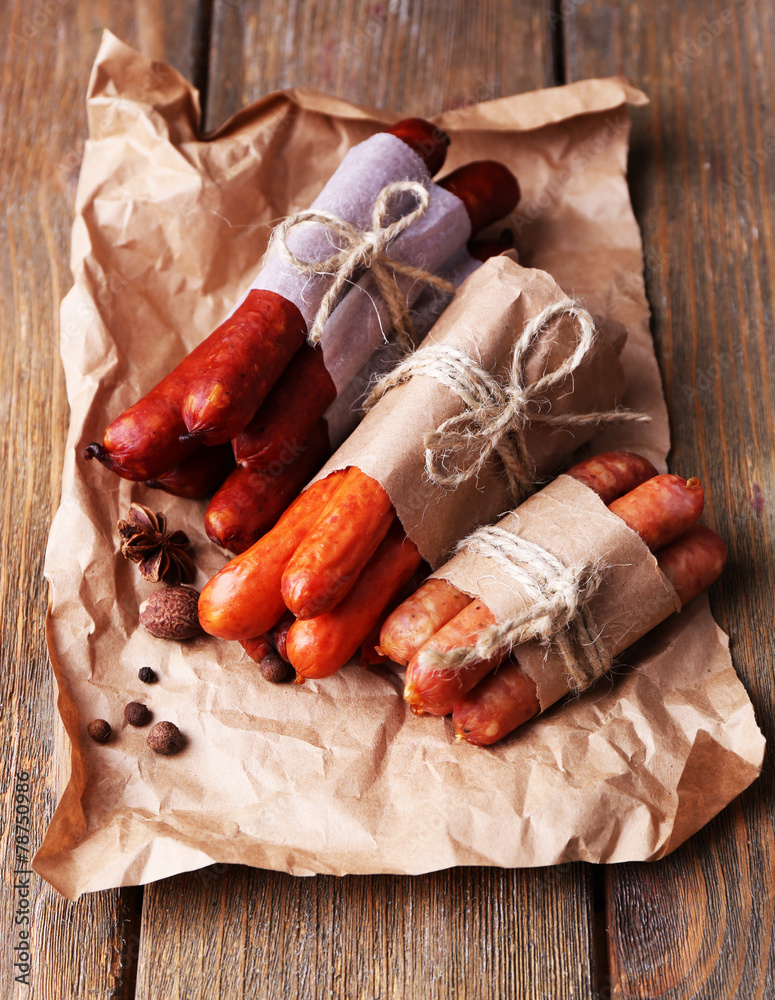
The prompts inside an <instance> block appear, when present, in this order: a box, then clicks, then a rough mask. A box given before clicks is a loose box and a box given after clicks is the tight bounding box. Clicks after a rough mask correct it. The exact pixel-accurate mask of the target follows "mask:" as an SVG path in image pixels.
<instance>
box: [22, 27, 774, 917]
mask: <svg viewBox="0 0 775 1000" xmlns="http://www.w3.org/2000/svg"><path fill="white" fill-rule="evenodd" d="M88 98H89V103H88V108H89V129H90V141H89V142H88V144H87V147H86V151H85V154H84V160H83V167H82V171H81V177H80V182H79V188H78V197H77V203H76V217H75V222H74V226H73V239H72V255H71V264H72V270H73V274H74V279H75V283H74V286H73V288H72V289H71V291H70V292H69V293H68V295H67V297H66V299H65V301H64V303H63V305H62V317H61V353H62V359H63V364H64V368H65V375H66V379H67V391H68V397H69V401H70V405H71V410H72V418H71V426H70V433H69V438H68V447H67V458H66V462H65V467H64V478H63V491H62V502H61V506H60V509H59V511H58V513H57V515H56V517H55V520H54V524H53V527H52V531H51V537H50V542H49V548H48V554H47V563H46V574H47V577H48V579H49V581H50V583H51V607H50V614H49V619H48V636H49V648H50V653H51V660H52V664H53V667H54V673H55V677H56V681H57V686H58V696H59V697H58V705H59V711H60V714H61V717H62V719H63V721H64V724H65V727H66V730H67V732H68V735H69V738H70V740H71V743H72V777H71V779H70V782H69V784H68V785H67V788H66V789H65V791H64V793H63V795H62V797H61V800H60V802H59V805H58V807H57V810H56V813H55V815H54V818H53V820H52V823H51V825H50V827H49V830H48V831H47V833H46V836H45V838H44V840H43V843H42V845H41V847H40V850H39V851H38V854H37V856H36V859H35V862H34V864H35V868H36V870H37V871H38V872H39V873H40V874H41V875H42V876H44V877H45V878H46V879H48V880H49V881H50V882H51V883H52V884H53V885H54V886H55V887H56V888H57V889H58V890H59V891H60V892H61V893H63V894H64V895H66V896H68V897H71V898H75V897H77V896H78V895H79V894H80V893H83V892H86V891H92V890H97V889H104V888H107V887H111V886H118V885H130V884H138V883H145V882H149V881H152V880H154V879H160V878H164V877H166V876H170V875H173V874H175V873H178V872H182V871H187V870H192V869H196V868H199V867H201V866H204V865H207V864H210V863H212V862H238V863H242V864H249V865H254V866H259V867H265V868H271V869H277V870H282V871H288V872H292V873H294V874H297V875H307V874H312V873H315V872H328V873H336V874H344V873H369V872H404V873H419V872H425V871H431V870H435V869H439V868H444V867H448V866H452V865H503V866H533V865H551V864H558V863H562V862H567V861H571V860H576V859H587V860H590V861H597V862H614V861H624V860H630V859H653V858H658V857H660V856H662V855H664V854H665V853H667V852H668V851H671V850H672V849H673V848H675V847H676V846H678V844H680V843H681V841H683V840H685V839H686V838H687V837H688V836H690V835H691V834H692V833H693V832H694V831H695V830H696V829H698V828H699V827H700V826H701V825H702V824H703V823H705V822H707V821H708V820H709V819H710V818H711V817H712V816H713V815H714V814H715V813H716V812H718V810H720V809H721V808H723V807H724V805H726V803H727V802H729V801H730V800H731V799H732V798H734V796H736V795H737V794H738V793H739V792H740V791H742V789H743V788H745V787H746V786H747V785H748V784H749V783H750V782H751V781H753V779H754V778H755V777H756V775H757V774H758V773H759V770H760V766H761V760H762V754H763V739H762V736H761V734H760V733H759V730H758V728H757V726H756V723H755V720H754V716H753V711H752V707H751V704H750V702H749V700H748V698H747V696H746V693H745V691H744V689H743V687H742V685H741V684H740V682H739V681H738V679H737V677H736V675H735V672H734V669H733V667H732V664H731V661H730V658H729V654H728V651H727V641H726V637H725V636H724V635H723V633H722V632H721V631H720V630H719V629H718V628H717V627H716V626H715V624H714V623H713V621H712V619H711V617H710V614H709V611H708V605H707V601H706V600H705V599H701V600H698V601H695V602H693V604H692V605H691V606H689V607H688V608H687V609H685V610H684V612H682V614H681V615H677V616H674V617H673V618H671V619H669V620H668V621H667V622H666V623H665V624H664V625H663V626H660V627H659V628H658V629H656V630H655V631H654V632H652V633H650V634H649V635H648V636H647V637H646V638H645V639H644V640H642V641H641V643H640V644H639V645H638V648H637V652H635V651H633V650H630V651H628V653H627V656H628V657H630V659H629V660H628V662H629V663H632V664H633V665H635V664H637V669H632V670H625V671H624V673H623V674H622V676H620V677H619V678H618V679H617V681H616V684H615V685H613V686H611V685H609V684H604V685H599V686H598V687H596V688H594V689H592V690H591V691H589V692H588V693H587V694H586V695H585V696H583V697H581V698H579V699H577V700H575V701H574V702H573V703H572V704H570V705H568V706H558V708H560V710H559V711H558V710H555V709H553V710H552V711H551V712H549V713H548V714H547V715H545V716H544V717H542V719H540V720H538V721H537V722H536V723H534V724H532V725H530V726H528V727H527V728H526V729H525V731H524V732H523V733H522V734H521V735H520V736H519V737H518V738H514V739H510V740H507V741H505V742H504V743H503V744H502V745H500V746H497V747H495V748H493V749H492V750H489V751H482V750H478V749H476V748H473V747H470V746H465V745H455V744H453V743H452V742H451V733H450V731H449V727H448V725H447V724H445V723H443V722H440V721H439V720H428V719H421V718H415V717H414V716H412V714H411V712H409V711H408V710H407V706H406V705H405V704H404V702H403V701H402V699H401V697H400V692H401V687H402V681H401V678H400V677H399V676H398V675H396V674H395V673H393V672H392V671H390V670H388V669H378V670H374V671H372V672H366V671H363V670H361V669H360V668H357V667H348V668H346V669H345V670H343V671H341V672H340V674H339V675H337V676H335V677H333V678H330V679H328V680H325V681H322V682H314V681H313V682H307V683H306V684H305V685H304V686H303V687H302V688H300V689H299V688H294V687H285V686H277V687H275V686H272V685H269V684H267V683H264V682H263V681H262V680H261V679H260V678H259V677H258V676H257V672H256V667H255V665H254V664H253V662H252V661H250V660H248V659H246V658H244V657H243V656H242V653H241V650H240V648H239V647H238V646H237V645H236V644H230V643H224V642H219V641H216V640H213V639H209V638H204V637H203V638H200V639H195V640H192V641H190V642H187V643H183V644H176V643H169V642H164V641H163V640H157V639H154V638H152V637H151V636H150V635H147V634H146V633H144V632H143V631H141V630H140V629H139V628H138V625H137V616H138V608H139V605H140V604H141V603H142V601H143V600H144V599H145V598H146V597H147V596H148V595H149V593H151V592H152V591H153V590H154V589H155V588H154V587H153V586H152V585H150V584H148V583H146V582H145V581H143V580H142V579H141V577H140V575H139V573H138V572H137V568H136V567H135V566H134V565H133V564H130V563H129V562H127V561H125V560H124V559H122V558H121V557H120V555H119V545H118V537H117V534H116V530H115V525H116V521H117V519H118V518H119V517H121V516H124V515H125V514H126V511H127V508H128V506H129V502H130V500H131V499H136V500H139V501H141V502H143V503H147V504H149V505H150V506H151V507H152V508H154V509H160V510H164V511H165V513H166V514H167V515H168V517H169V521H170V525H171V527H175V528H183V529H185V530H186V531H187V532H188V533H189V535H190V537H191V539H192V541H193V544H194V548H195V557H196V561H197V565H198V575H197V580H196V584H197V586H199V587H201V586H202V585H203V584H204V582H205V581H206V580H207V579H208V578H209V577H210V576H211V575H212V574H213V573H214V572H215V571H216V570H217V569H219V568H220V566H221V565H223V562H224V556H223V555H222V554H221V553H219V552H218V551H217V550H216V549H215V548H214V547H213V546H212V545H211V544H209V543H208V541H207V539H206V537H205V535H204V531H203V529H202V516H203V512H204V504H203V503H192V502H186V501H183V500H180V499H175V498H171V497H169V496H167V495H165V494H161V493H155V492H153V491H151V490H148V489H147V488H145V487H144V486H142V485H141V484H132V483H129V482H127V481H124V480H120V479H118V478H116V477H113V476H111V475H110V474H109V473H108V472H107V471H106V470H105V469H103V468H102V467H101V466H98V465H97V463H89V464H87V463H84V462H82V461H81V460H80V458H79V455H80V451H81V449H82V447H83V446H84V445H85V444H86V443H88V442H89V441H91V440H94V439H95V438H99V437H100V435H101V434H102V431H103V430H104V427H105V426H106V424H107V423H108V422H109V421H110V420H111V419H112V418H113V417H115V416H116V415H117V414H118V413H120V412H121V410H122V409H124V408H125V407H126V406H127V405H130V404H131V403H133V402H134V401H135V400H136V399H137V398H138V397H139V396H140V395H141V394H142V393H143V392H144V391H145V390H146V389H147V388H148V387H149V386H150V385H152V384H154V382H155V381H157V380H158V379H159V378H161V377H162V376H163V375H164V374H165V373H166V372H167V371H168V370H169V369H170V367H172V366H173V365H174V364H175V363H177V361H178V360H179V359H180V358H181V357H182V355H183V354H184V353H185V352H186V351H187V350H189V349H190V348H191V347H192V346H194V345H195V344H196V343H197V342H199V341H200V340H201V339H202V338H203V337H204V336H206V335H207V334H208V333H209V332H210V331H211V330H212V329H214V328H215V326H216V325H217V324H218V322H219V321H220V320H222V319H223V317H224V316H226V315H227V314H228V312H229V310H230V309H231V308H232V306H233V304H234V302H235V301H237V300H238V297H239V296H240V294H242V292H243V291H244V289H245V288H246V287H247V286H248V285H249V283H250V282H251V280H252V279H253V277H254V276H255V274H256V272H257V270H258V265H259V262H260V260H261V257H262V254H263V252H264V250H265V247H266V243H267V238H268V235H269V232H270V226H271V223H272V222H273V221H276V220H277V219H279V218H280V217H281V216H283V215H285V214H287V213H289V212H292V211H295V210H297V209H299V208H302V207H306V206H308V205H309V204H311V202H312V201H313V199H314V198H315V197H316V196H317V194H318V193H319V191H320V189H321V188H322V186H323V184H324V182H325V180H326V179H327V178H328V177H329V176H330V175H331V173H332V172H333V170H334V169H335V167H336V166H337V164H338V163H339V162H340V161H341V159H342V158H343V156H344V155H345V153H346V152H347V150H348V149H349V148H350V147H351V146H353V145H354V144H355V143H356V142H359V141H361V140H363V139H364V138H366V137H367V136H368V135H370V134H372V133H373V132H375V131H378V130H379V127H380V125H382V124H383V123H385V122H389V121H394V120H396V119H397V118H398V117H399V116H398V115H392V114H391V115H388V114H385V113H382V112H377V111H373V110H370V109H366V108H359V107H355V106H353V105H351V104H348V103H346V102H344V101H341V100H337V99H335V98H331V97H326V96H324V95H320V94H316V93H312V92H310V91H298V90H296V91H288V92H282V93H277V94H272V95H269V96H268V97H266V98H265V99H263V100H262V101H260V102H258V103H257V104H255V105H253V106H251V107H250V108H247V109H245V110H244V111H242V112H240V114H238V115H237V116H236V117H235V118H233V119H232V120H231V121H229V122H227V123H226V124H225V125H224V126H223V127H222V128H221V129H219V130H218V131H217V132H216V133H215V134H213V135H211V136H208V137H207V138H206V139H203V138H202V137H201V135H200V134H199V132H198V126H199V99H198V95H197V93H196V92H195V91H194V89H193V88H192V87H191V86H190V85H189V84H188V83H187V82H186V81H185V80H184V79H183V78H182V77H181V76H180V75H179V74H178V73H177V72H175V71H174V70H173V69H171V68H169V67H167V66H164V65H162V64H159V63H152V62H150V61H148V60H147V59H145V58H142V57H141V56H139V55H138V54H137V53H136V52H134V51H133V50H131V49H130V48H128V47H127V46H125V45H123V44H122V43H120V42H119V41H118V40H117V39H116V38H114V37H113V36H112V35H110V34H106V35H105V37H104V39H103V43H102V46H101V49H100V52H99V54H98V57H97V60H96V63H95V67H94V72H93V75H92V79H91V82H90V86H89V95H88ZM644 100H645V99H644V97H643V95H642V94H640V93H639V92H638V91H637V90H635V89H634V88H632V87H630V86H629V85H627V84H626V83H624V82H622V81H620V80H616V79H611V80H588V81H583V82H580V83H576V84H572V85H570V86H567V87H558V88H556V89H553V90H546V91H539V92H536V93H533V94H522V95H518V96H516V97H510V98H504V99H502V100H498V101H492V102H488V103H485V104H478V105H472V106H470V107H466V108H463V109H458V110H453V111H449V112H446V113H445V114H443V115H440V116H439V117H438V119H437V120H438V122H439V124H440V125H441V126H442V127H443V128H445V129H446V130H448V131H449V132H450V134H451V136H452V146H451V148H450V154H449V158H448V162H447V167H446V168H445V169H447V168H448V169H453V168H455V167H457V166H459V165H460V164H461V163H463V162H466V161H468V160H471V159H478V158H483V157H489V158H494V159H500V160H502V161H503V162H504V163H506V164H507V165H508V166H510V167H511V168H512V169H513V170H514V172H515V173H516V175H517V176H518V178H519V180H520V184H521V186H522V190H523V202H522V209H521V212H522V214H517V215H515V216H513V217H512V219H511V220H510V223H511V225H512V227H513V228H514V229H515V231H516V232H517V234H518V249H519V253H520V259H521V260H522V261H523V262H524V263H525V264H526V265H527V266H529V267H537V268H542V269H544V270H546V271H548V272H549V273H551V274H552V276H553V277H554V279H555V280H556V281H557V282H558V284H559V285H560V287H562V288H563V289H564V290H565V291H566V292H567V293H568V294H569V295H572V296H581V297H583V298H584V300H585V304H586V305H587V306H588V307H589V308H590V310H591V311H593V312H597V313H601V312H602V313H605V314H607V315H611V316H613V317H614V318H616V319H620V320H621V321H622V322H624V323H625V325H626V326H627V328H628V330H629V339H628V342H627V345H626V347H625V350H624V352H623V355H622V359H623V363H624V366H625V370H626V373H627V378H628V386H629V391H628V395H627V397H626V399H625V403H626V404H627V405H629V406H631V407H632V408H635V409H647V410H649V412H651V413H652V415H653V416H654V423H653V424H652V425H650V426H649V428H648V430H647V431H646V430H644V428H642V427H631V428H629V429H626V430H624V431H622V430H620V431H619V432H618V433H619V434H620V435H622V434H623V435H624V437H627V435H630V437H631V441H632V444H633V445H635V444H637V445H638V446H639V447H641V449H642V450H644V451H645V452H646V453H647V454H648V455H649V457H650V458H652V459H653V460H655V461H656V462H658V463H661V464H662V465H663V466H664V458H665V455H666V453H667V449H668V446H669V440H668V432H667V421H666V416H665V407H664V402H663V400H662V395H661V387H660V383H659V375H658V370H657V365H656V360H655V356H654V351H653V347H652V344H651V340H650V337H649V333H648V307H647V304H646V300H645V297H644V293H643V281H642V268H643V260H642V255H641V243H640V237H639V233H638V229H637V225H636V222H635V219H634V217H633V213H632V209H631V206H630V202H629V196H628V191H627V185H626V180H625V163H626V154H627V135H628V117H627V109H626V104H627V103H628V102H629V103H633V104H643V103H644ZM311 150H314V155H310V151H311ZM609 433H613V432H606V434H605V435H601V436H600V438H599V439H597V440H596V441H595V447H596V448H597V447H598V445H599V446H600V447H601V448H602V447H605V446H607V437H608V434H609ZM685 471H689V470H685ZM142 666H152V667H153V668H154V669H155V670H156V671H157V673H158V675H159V682H158V683H157V684H155V685H153V686H152V687H146V686H144V685H142V684H140V682H139V681H138V679H137V671H138V668H139V667H142ZM132 699H141V700H143V701H145V702H146V703H147V704H148V706H149V708H150V709H151V710H152V712H153V716H154V720H162V719H168V720H170V721H172V722H175V723H176V724H177V725H178V726H179V727H180V729H181V730H182V731H183V733H184V734H185V735H186V737H187V739H188V744H187V746H186V748H185V749H184V750H183V751H182V752H181V753H180V754H179V755H178V756H175V757H170V758H163V757H156V756H154V755H153V754H152V753H151V752H150V751H149V750H148V748H147V747H146V745H145V738H146V734H147V729H131V728H128V727H126V726H124V725H123V723H122V721H121V720H122V710H123V707H124V705H125V704H126V703H127V702H128V701H130V700H132ZM95 716H97V717H103V718H106V719H108V720H109V721H110V722H111V724H112V725H113V727H114V732H115V735H114V738H113V739H112V740H111V741H110V742H109V743H107V744H106V745H104V746H99V745H97V744H94V743H92V742H91V741H90V740H89V739H88V738H87V737H86V736H85V733H84V730H85V727H86V724H87V723H88V722H89V720H90V719H92V718H93V717H95ZM445 726H447V728H446V729H445ZM708 768H712V773H713V778H714V780H713V782H707V781H706V780H705V777H706V774H707V773H708Z"/></svg>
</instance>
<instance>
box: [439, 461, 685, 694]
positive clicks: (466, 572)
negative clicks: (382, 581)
mask: <svg viewBox="0 0 775 1000" xmlns="http://www.w3.org/2000/svg"><path fill="white" fill-rule="evenodd" d="M498 524H499V526H500V527H502V528H503V529H504V530H506V531H509V532H511V533H512V534H515V535H519V537H520V538H524V539H526V540H527V541H529V542H534V543H535V544H537V545H540V546H541V547H542V548H544V549H546V551H547V552H550V553H551V554H552V555H553V556H556V557H557V558H558V559H559V560H560V561H561V562H562V563H563V565H565V566H575V565H580V564H584V563H587V562H591V563H594V565H595V566H597V567H599V568H601V569H602V570H603V580H602V583H601V585H600V587H599V588H598V590H597V591H596V593H595V594H594V596H593V597H592V599H591V600H590V603H589V609H590V611H591V615H592V620H593V621H594V622H595V624H596V626H597V628H598V630H599V632H598V638H597V644H598V647H599V648H600V650H601V652H606V653H608V654H609V655H610V656H612V657H613V656H616V655H617V654H618V653H621V652H622V650H624V649H627V647H628V646H631V645H632V644H633V643H634V642H637V640H638V639H640V638H641V637H642V636H644V635H646V633H647V632H650V631H651V629H652V628H653V627H654V626H655V625H658V624H659V623H660V622H663V621H664V620H665V619H666V618H668V617H669V616H670V615H671V614H673V612H676V611H680V610H681V602H680V601H679V599H678V595H677V594H676V592H675V590H674V588H673V587H672V585H671V584H670V583H669V581H668V580H667V578H666V577H665V575H664V573H662V571H661V570H660V569H659V567H658V565H657V560H656V559H655V557H654V555H653V554H652V553H651V552H650V551H649V549H648V548H647V547H646V546H645V545H644V544H643V542H642V541H641V540H640V538H638V536H637V535H636V534H635V532H634V531H632V529H631V528H628V527H627V525H626V524H625V523H624V521H622V520H621V519H620V518H618V517H617V516H616V515H615V514H612V513H611V512H610V511H609V510H608V508H607V507H606V506H605V504H604V503H603V502H602V501H601V500H600V498H599V497H598V496H597V495H596V494H595V493H594V492H593V491H592V490H590V489H589V488H588V487H586V486H584V485H583V484H582V483H579V482H578V481H577V480H575V479H571V478H570V476H560V477H559V478H557V479H556V480H554V482H552V483H549V485H548V486H546V487H544V489H542V490H541V491H540V492H539V493H536V494H535V495H534V496H532V497H530V499H529V500H526V501H525V502H524V503H523V504H521V505H520V506H519V507H518V508H517V510H515V511H513V512H512V513H511V514H507V515H506V517H504V518H503V519H502V520H500V521H499V522H498ZM433 575H434V576H436V577H440V578H442V579H444V580H448V581H449V582H450V583H452V584H453V585H454V586H455V587H457V588H458V589H459V590H462V591H464V592H465V593H467V594H471V595H472V596H476V597H479V598H481V599H482V600H483V601H484V603H485V604H486V605H487V607H488V608H489V609H490V611H491V612H492V613H493V614H494V615H495V617H496V619H497V620H498V621H499V622H505V621H508V620H509V619H510V618H514V617H515V616H516V615H518V614H521V613H522V612H524V611H525V610H526V609H527V608H529V607H530V605H531V604H532V602H533V600H534V597H533V595H531V594H530V593H529V592H528V590H527V589H526V588H525V587H524V586H522V585H520V584H519V583H518V582H517V581H515V580H513V579H510V578H509V576H508V573H507V572H504V570H503V567H502V566H499V565H498V563H497V562H496V561H495V560H493V559H492V558H490V557H488V556H484V555H480V554H477V553H475V552H472V551H471V550H469V549H466V548H463V549H462V550H461V551H460V552H459V553H458V554H457V555H456V556H454V557H453V558H452V559H450V561H449V562H448V563H446V564H445V565H444V566H443V567H442V568H441V569H440V570H439V571H437V572H436V573H434V574H433ZM577 653H578V656H579V659H580V660H581V659H582V658H583V652H582V651H581V650H577ZM518 656H519V663H520V666H521V667H522V669H523V670H524V671H525V673H527V674H528V676H529V677H530V678H531V679H532V680H533V681H534V683H535V686H536V693H537V696H538V701H539V704H540V705H541V710H542V711H545V710H546V709H547V708H549V706H550V705H553V704H554V703H555V702H556V701H559V699H560V698H562V697H563V696H564V695H566V694H567V693H568V691H569V690H570V687H569V682H568V677H567V675H566V671H565V667H564V665H563V662H562V658H561V657H560V656H559V655H558V654H557V653H556V652H554V651H553V650H552V646H551V643H547V644H542V643H539V642H527V643H524V644H523V645H521V646H520V647H519V653H518Z"/></svg>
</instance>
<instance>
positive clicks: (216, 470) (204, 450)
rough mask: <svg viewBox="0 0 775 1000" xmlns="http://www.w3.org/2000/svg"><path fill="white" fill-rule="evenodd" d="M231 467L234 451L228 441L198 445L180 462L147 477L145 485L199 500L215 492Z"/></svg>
mask: <svg viewBox="0 0 775 1000" xmlns="http://www.w3.org/2000/svg"><path fill="white" fill-rule="evenodd" d="M234 468H235V466H234V453H233V451H232V449H231V447H230V445H228V444H221V445H218V446H217V447H215V448H208V447H206V446H205V445H201V446H200V447H199V448H197V449H196V451H195V452H194V453H193V455H189V456H188V458H185V459H183V461H182V462H181V463H180V464H179V465H173V467H172V468H171V469H168V470H167V471H166V472H163V473H162V474H161V475H160V476H157V477H156V479H149V480H148V481H147V482H146V484H145V485H146V486H150V487H152V488H153V489H155V490H164V492H165V493H171V494H172V495H173V496H176V497H185V498H186V499H188V500H199V499H201V498H202V497H207V496H210V494H211V493H215V491H216V490H217V489H218V487H219V486H221V484H222V483H223V481H224V480H225V479H226V477H227V476H228V475H229V473H230V472H232V471H233V470H234Z"/></svg>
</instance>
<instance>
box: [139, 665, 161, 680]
mask: <svg viewBox="0 0 775 1000" xmlns="http://www.w3.org/2000/svg"><path fill="white" fill-rule="evenodd" d="M137 676H138V677H139V678H140V680H141V681H142V682H143V684H154V683H155V682H156V679H157V678H156V671H155V670H151V668H150V667H140V669H139V670H138V671H137Z"/></svg>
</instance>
